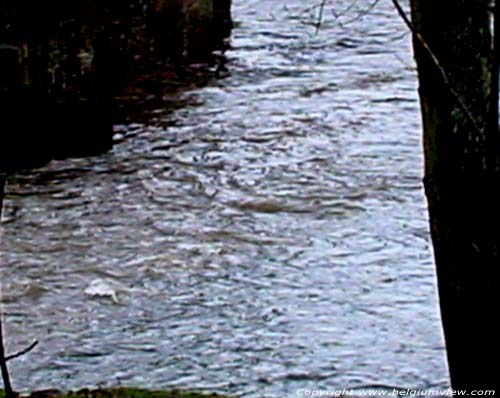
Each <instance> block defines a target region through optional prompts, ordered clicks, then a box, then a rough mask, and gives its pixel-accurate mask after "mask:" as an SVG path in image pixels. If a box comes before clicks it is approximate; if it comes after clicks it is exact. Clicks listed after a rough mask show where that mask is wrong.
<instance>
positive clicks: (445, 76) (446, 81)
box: [391, 0, 484, 135]
mask: <svg viewBox="0 0 500 398" xmlns="http://www.w3.org/2000/svg"><path fill="white" fill-rule="evenodd" d="M391 1H392V4H394V7H395V8H396V10H397V12H398V14H399V16H400V17H401V18H402V19H403V21H404V23H405V25H406V26H407V27H408V29H410V31H411V32H412V34H413V35H414V36H415V37H416V38H417V40H418V41H419V43H420V44H421V45H422V47H423V48H424V49H425V51H427V53H428V54H429V56H430V57H431V60H432V62H433V63H434V65H435V66H436V68H437V70H438V71H439V74H440V75H441V78H442V79H443V83H444V84H445V86H446V87H447V88H448V90H449V91H450V93H451V95H452V96H453V98H454V99H455V101H456V102H457V104H458V106H459V107H460V110H461V111H462V112H463V114H464V115H465V117H466V118H467V119H468V120H469V122H470V123H471V125H472V127H473V128H474V130H476V132H477V133H479V134H480V135H484V130H483V129H482V128H481V127H479V125H478V124H477V121H476V119H475V118H474V116H473V115H472V113H471V111H470V109H469V108H468V107H467V105H466V104H465V102H464V99H463V98H462V97H461V96H460V94H459V93H458V92H457V91H456V90H455V89H454V88H453V85H452V84H451V82H450V79H449V77H448V74H447V73H446V70H445V69H444V68H443V66H442V65H441V63H440V62H439V59H438V58H437V56H436V54H434V51H432V49H431V48H430V47H429V45H428V44H427V42H426V41H425V39H424V38H423V37H422V35H421V34H420V33H419V32H417V31H416V29H415V28H414V26H413V24H412V22H411V21H410V18H408V16H407V15H406V13H405V12H404V10H403V7H401V4H399V1H398V0H391Z"/></svg>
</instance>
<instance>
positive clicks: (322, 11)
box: [316, 0, 326, 36]
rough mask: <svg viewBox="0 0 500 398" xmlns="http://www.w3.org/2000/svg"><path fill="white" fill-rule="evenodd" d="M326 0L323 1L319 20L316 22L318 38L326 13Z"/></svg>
mask: <svg viewBox="0 0 500 398" xmlns="http://www.w3.org/2000/svg"><path fill="white" fill-rule="evenodd" d="M325 5H326V0H321V4H320V6H319V13H318V20H317V21H316V36H317V35H318V33H319V30H320V29H321V24H322V23H323V14H324V12H325Z"/></svg>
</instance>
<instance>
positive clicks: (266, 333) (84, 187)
mask: <svg viewBox="0 0 500 398" xmlns="http://www.w3.org/2000/svg"><path fill="white" fill-rule="evenodd" d="M234 3H235V4H234V10H233V12H234V18H235V21H236V28H235V30H234V32H233V38H232V49H231V50H230V51H228V52H227V54H226V55H227V58H228V65H227V66H228V69H229V71H230V75H229V76H227V77H225V78H223V79H217V80H214V81H213V82H211V83H210V84H208V85H205V86H203V87H198V88H196V87H193V88H192V89H190V90H188V91H185V92H183V93H182V94H178V96H179V98H174V101H181V102H183V103H185V104H186V105H185V106H184V107H182V108H180V109H177V110H176V111H174V112H173V113H172V112H171V111H168V112H167V111H165V110H164V109H162V107H159V109H156V110H155V111H154V112H152V113H151V115H150V117H149V119H147V120H145V121H142V122H141V123H131V124H123V125H120V126H117V127H116V129H117V132H118V133H119V134H117V138H118V139H117V144H116V145H115V148H114V149H113V150H112V151H111V152H110V153H107V154H104V155H101V156H97V157H93V158H88V159H78V160H65V161H56V162H52V163H50V164H49V165H47V166H46V167H44V168H42V169H39V170H36V171H32V172H27V173H23V174H18V175H16V176H13V177H12V178H11V179H10V182H9V185H8V188H7V191H8V199H7V203H6V207H5V212H6V214H5V217H4V222H3V225H2V229H3V239H2V253H3V260H2V289H3V296H4V297H3V299H4V302H5V306H6V309H5V311H6V313H7V314H6V315H7V317H6V322H7V329H8V336H7V337H8V343H9V348H10V350H11V351H15V350H16V349H21V348H23V347H24V346H25V345H27V344H29V343H31V342H32V340H33V339H38V340H39V341H40V343H39V346H38V347H37V348H36V349H35V350H34V351H33V352H31V353H29V354H28V355H26V356H24V357H22V358H19V359H17V360H16V361H14V362H12V364H11V368H12V373H13V375H12V376H13V379H14V383H15V386H16V387H17V388H19V389H35V388H36V389H40V388H49V387H56V388H65V389H68V388H80V387H83V386H117V385H135V386H142V387H150V388H163V387H179V388H196V389H199V390H207V391H216V392H223V393H231V394H235V395H241V396H245V397H293V396H296V391H297V389H299V388H309V389H315V388H318V389H319V388H356V387H357V388H362V387H364V386H379V388H382V389H383V388H389V389H391V388H392V387H393V386H395V387H401V388H431V387H446V386H447V385H448V378H447V377H448V376H447V370H446V365H445V354H444V347H443V339H442V335H441V328H440V321H439V314H438V309H437V299H436V287H435V275H434V269H433V261H432V252H431V245H430V239H429V231H428V226H427V214H426V204H425V199H424V195H423V190H422V184H421V179H422V153H421V146H422V145H421V144H422V143H421V138H420V135H421V130H420V119H419V110H418V99H417V93H416V88H417V87H416V76H415V71H414V68H413V63H412V58H411V50H410V38H409V36H408V34H407V33H406V30H405V28H404V26H403V25H402V23H401V21H400V20H399V18H398V16H397V14H396V12H395V11H394V10H393V9H392V6H391V4H390V1H385V0H381V1H380V2H379V3H378V4H377V5H376V6H375V7H373V9H371V10H370V12H369V13H365V10H367V9H368V7H369V3H368V2H363V1H361V0H360V1H357V2H352V1H336V2H330V3H333V4H329V3H328V2H327V6H326V7H325V10H324V20H323V24H322V26H321V28H320V30H319V32H318V34H317V35H316V34H315V28H314V26H312V25H311V23H314V16H315V15H317V13H318V8H317V7H316V8H314V7H313V6H314V4H313V3H310V4H305V2H303V1H300V0H286V1H285V0H259V1H258V2H252V1H249V0H236V1H235V2H234ZM365 14H366V15H365ZM170 100H172V99H171V98H170ZM166 102H168V99H166ZM168 108H169V109H170V108H171V106H170V107H168Z"/></svg>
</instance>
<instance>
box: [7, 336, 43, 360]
mask: <svg viewBox="0 0 500 398" xmlns="http://www.w3.org/2000/svg"><path fill="white" fill-rule="evenodd" d="M37 345H38V341H36V340H35V341H34V342H33V343H31V345H30V346H29V347H27V348H25V349H24V350H21V351H19V352H16V353H15V354H12V355H9V356H6V357H5V362H7V361H10V360H12V359H15V358H19V357H21V356H23V355H26V354H27V353H28V352H30V351H31V350H33V349H34V348H35V347H36V346H37Z"/></svg>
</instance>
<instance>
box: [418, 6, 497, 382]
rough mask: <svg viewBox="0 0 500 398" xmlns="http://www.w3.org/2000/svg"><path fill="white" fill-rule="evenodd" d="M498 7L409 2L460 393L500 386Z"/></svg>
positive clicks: (444, 301) (442, 292) (428, 180)
mask: <svg viewBox="0 0 500 398" xmlns="http://www.w3.org/2000/svg"><path fill="white" fill-rule="evenodd" d="M490 3H491V2H490V0H461V1H458V0H439V1H435V0H411V8H412V19H413V25H414V29H415V31H416V32H418V34H419V35H420V37H419V35H418V34H414V47H415V57H416V61H417V65H418V75H419V82H420V88H419V93H420V100H421V107H422V117H423V127H424V147H425V178H424V184H425V191H426V195H427V200H428V205H429V215H430V226H431V234H432V239H433V244H434V254H435V260H436V267H437V276H438V286H439V297H440V305H441V315H442V320H443V327H444V333H445V339H446V345H447V352H448V362H449V366H450V374H451V380H452V385H453V387H454V388H455V389H462V388H463V389H473V388H478V389H484V388H494V385H495V383H494V381H495V380H496V374H495V369H494V368H495V367H494V366H493V365H491V364H492V363H493V362H494V360H495V359H496V358H494V354H493V352H494V350H495V351H496V346H497V338H498V337H497V326H496V325H497V319H496V318H497V314H498V309H497V303H498V293H497V292H498V290H497V288H498V283H497V281H496V273H495V271H496V269H497V267H498V265H500V257H499V246H500V232H499V227H500V224H499V222H500V217H499V214H500V212H499V208H500V196H499V194H498V190H499V189H500V171H499V158H500V156H499V152H500V140H499V132H498V106H497V104H496V102H497V101H498V96H497V93H498V78H497V75H498V65H497V62H496V57H495V56H494V51H493V50H492V48H493V34H492V32H491V20H492V15H491V7H490V6H491V5H490ZM422 39H423V41H424V42H425V43H426V44H427V45H428V48H425V46H424V45H422ZM429 49H430V50H431V51H432V52H433V53H434V55H435V57H436V59H437V60H438V61H439V66H438V65H436V60H435V59H432V57H431V56H430V52H429ZM443 71H444V72H445V74H446V76H447V78H444V77H443V73H442V72H443Z"/></svg>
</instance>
